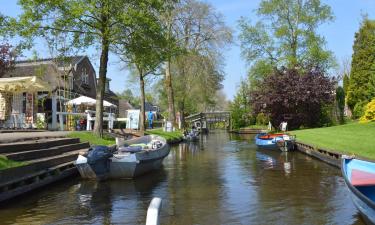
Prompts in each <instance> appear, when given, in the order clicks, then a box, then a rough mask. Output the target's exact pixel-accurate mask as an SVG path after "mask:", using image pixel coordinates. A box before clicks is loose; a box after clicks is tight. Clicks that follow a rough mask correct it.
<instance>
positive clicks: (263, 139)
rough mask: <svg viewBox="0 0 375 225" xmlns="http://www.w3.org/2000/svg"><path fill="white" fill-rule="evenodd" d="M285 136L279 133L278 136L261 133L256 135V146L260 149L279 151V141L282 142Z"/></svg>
mask: <svg viewBox="0 0 375 225" xmlns="http://www.w3.org/2000/svg"><path fill="white" fill-rule="evenodd" d="M283 135H284V134H281V133H277V134H267V133H259V134H257V135H255V144H256V145H257V146H258V147H259V148H266V149H277V148H278V147H277V141H278V140H281V139H282V137H283Z"/></svg>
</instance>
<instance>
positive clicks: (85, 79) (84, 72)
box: [81, 68, 89, 84]
mask: <svg viewBox="0 0 375 225" xmlns="http://www.w3.org/2000/svg"><path fill="white" fill-rule="evenodd" d="M81 81H82V83H83V84H89V75H88V73H87V70H86V68H83V69H82V74H81Z"/></svg>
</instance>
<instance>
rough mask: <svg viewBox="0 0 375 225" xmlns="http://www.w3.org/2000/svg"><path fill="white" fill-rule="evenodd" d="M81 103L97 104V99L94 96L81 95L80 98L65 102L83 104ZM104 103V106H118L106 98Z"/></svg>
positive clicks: (67, 103)
mask: <svg viewBox="0 0 375 225" xmlns="http://www.w3.org/2000/svg"><path fill="white" fill-rule="evenodd" d="M81 104H84V105H96V99H93V98H90V97H87V96H80V97H78V98H75V99H72V100H70V101H67V102H66V103H65V105H81ZM103 105H104V107H117V106H116V105H114V104H112V103H110V102H107V101H105V100H104V101H103Z"/></svg>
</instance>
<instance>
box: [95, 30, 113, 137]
mask: <svg viewBox="0 0 375 225" xmlns="http://www.w3.org/2000/svg"><path fill="white" fill-rule="evenodd" d="M108 52H109V42H108V40H107V39H106V38H104V37H103V38H102V52H101V54H100V66H99V81H98V85H97V89H96V113H95V126H94V133H95V134H96V135H97V136H99V137H103V100H104V89H105V82H106V76H107V65H108Z"/></svg>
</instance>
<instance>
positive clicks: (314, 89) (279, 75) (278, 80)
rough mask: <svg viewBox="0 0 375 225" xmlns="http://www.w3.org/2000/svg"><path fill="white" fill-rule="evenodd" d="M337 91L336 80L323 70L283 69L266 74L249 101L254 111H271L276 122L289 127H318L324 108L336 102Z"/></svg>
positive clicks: (269, 112) (275, 123) (270, 113)
mask: <svg viewBox="0 0 375 225" xmlns="http://www.w3.org/2000/svg"><path fill="white" fill-rule="evenodd" d="M334 90H335V80H334V79H331V78H329V77H328V76H326V75H325V74H324V73H323V72H321V71H318V70H313V71H309V72H305V73H304V74H300V72H298V71H297V70H287V69H284V70H282V71H276V72H274V73H273V74H271V75H270V76H268V77H266V78H265V79H264V81H263V82H262V86H261V87H259V88H258V90H257V91H254V92H252V93H251V96H250V99H251V100H250V101H251V104H252V105H253V108H254V112H255V113H260V112H265V113H268V114H269V115H270V116H271V121H272V123H273V124H274V125H278V124H280V123H281V122H282V121H283V120H285V121H287V122H288V126H289V129H295V128H299V127H301V126H305V127H317V126H321V125H322V124H320V121H321V117H322V116H323V114H324V107H325V106H327V105H329V104H332V103H333V101H334Z"/></svg>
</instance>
